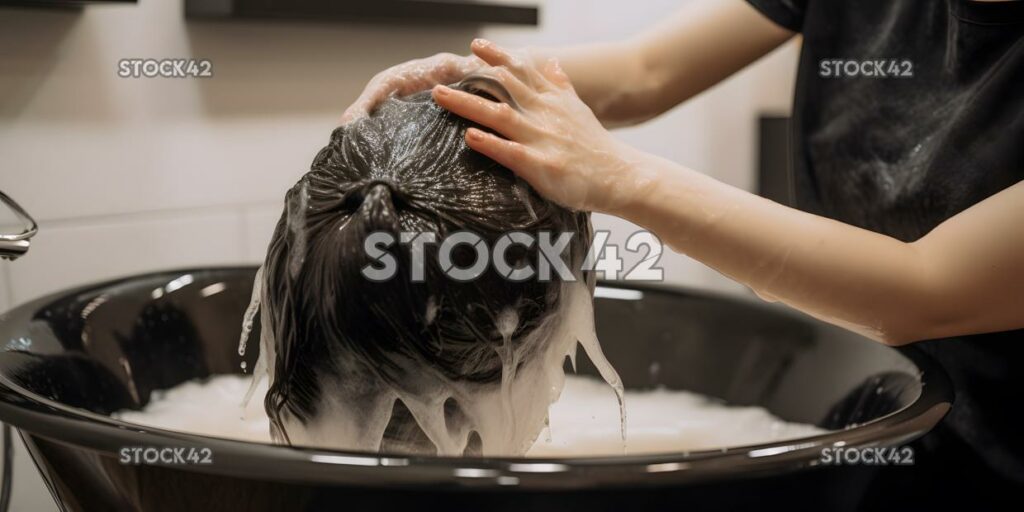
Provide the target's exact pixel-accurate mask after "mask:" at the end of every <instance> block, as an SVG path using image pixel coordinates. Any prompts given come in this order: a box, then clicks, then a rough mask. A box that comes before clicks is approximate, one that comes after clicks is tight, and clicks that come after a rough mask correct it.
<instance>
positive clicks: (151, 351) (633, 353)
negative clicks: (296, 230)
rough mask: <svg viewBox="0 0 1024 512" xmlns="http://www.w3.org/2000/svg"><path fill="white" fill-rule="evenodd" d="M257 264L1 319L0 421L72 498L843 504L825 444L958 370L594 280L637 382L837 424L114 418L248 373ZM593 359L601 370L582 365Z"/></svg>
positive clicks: (601, 311)
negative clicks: (550, 434) (207, 381)
mask: <svg viewBox="0 0 1024 512" xmlns="http://www.w3.org/2000/svg"><path fill="white" fill-rule="evenodd" d="M254 272H255V269H254V268H229V269H198V270H185V271H174V272H163V273H157V274H149V275H143V276H138V277H131V278H126V279H120V280H116V281H112V282H107V283H103V284H99V285H94V286H87V287H83V288H78V289H75V290H70V291H67V292H62V293H57V294H54V295H50V296H48V297H44V298H41V299H38V300H35V301H33V302H30V303H28V304H24V305H22V306H20V307H17V308H15V309H13V310H12V311H10V312H8V313H7V314H5V315H3V316H2V317H0V342H2V343H4V344H5V348H6V349H5V351H4V352H2V353H0V420H2V421H4V422H7V423H9V424H11V425H13V426H14V427H16V428H17V429H18V430H19V431H20V433H21V435H22V437H23V439H24V440H25V441H26V444H27V445H28V447H29V450H30V452H31V454H32V456H33V458H34V459H35V461H36V463H37V465H38V466H39V468H40V470H41V471H42V473H43V475H44V477H45V480H46V482H47V484H48V485H49V487H50V489H51V491H52V492H53V494H54V496H55V497H56V499H57V500H58V501H59V502H60V503H61V504H62V505H63V507H64V508H65V509H66V510H85V511H100V510H147V511H150V510H156V511H162V510H168V511H178V510H182V511H186V510H187V511H191V510H328V509H329V510H336V509H344V510H365V509H370V508H372V509H375V510H377V509H397V508H404V509H417V508H416V507H424V506H426V507H429V508H430V509H436V508H445V509H452V510H456V509H467V510H496V509H501V510H516V511H524V510H536V509H552V510H554V509H559V510H567V509H573V510H623V509H626V507H629V508H633V507H634V506H637V505H639V504H643V506H644V507H645V508H647V509H652V510H656V509H660V508H666V507H667V508H672V509H675V508H679V507H682V506H688V507H689V506H698V507H707V506H714V507H715V508H723V509H735V508H739V507H741V506H744V505H755V506H759V507H763V506H765V505H766V504H768V503H771V502H772V500H785V501H786V502H788V503H787V505H786V507H787V508H789V509H793V508H799V507H796V506H795V504H796V503H797V502H795V501H793V500H792V497H793V496H800V497H801V499H800V502H801V503H813V504H814V508H818V507H828V508H836V507H840V508H842V507H848V506H849V505H851V503H854V502H855V501H856V500H855V499H852V497H856V496H857V493H858V492H859V489H860V488H861V487H863V485H864V483H865V482H866V481H867V480H868V478H867V477H865V475H864V474H863V472H865V471H869V470H871V468H865V467H832V466H830V467H824V466H823V465H822V464H821V463H820V461H821V453H822V449H823V448H825V447H832V446H837V445H838V446H843V445H845V446H899V445H902V444H903V443H906V442H908V441H910V440H912V439H914V438H916V437H918V436H920V435H922V434H923V433H925V432H927V431H928V430H929V429H931V428H932V427H933V426H934V425H935V424H936V423H937V422H938V421H939V420H940V419H941V418H942V416H943V415H944V414H945V413H946V411H947V410H948V409H949V407H950V403H951V392H950V387H949V383H948V381H947V378H946V376H945V374H944V373H943V372H942V371H941V370H940V369H938V368H937V367H936V366H935V364H934V363H933V362H932V361H930V360H929V359H927V358H926V357H923V355H921V354H919V353H918V352H916V351H913V350H908V351H897V350H893V349H890V348H887V347H884V346H881V345H879V344H876V343H873V342H870V341H868V340H866V339H864V338H861V337H859V336H856V335H853V334H850V333H848V332H846V331H843V330H840V329H837V328H835V327H832V326H829V325H826V324H824V323H820V322H816V321H813V320H809V319H807V318H805V317H801V316H796V315H794V314H792V313H789V312H788V311H786V310H785V309H782V308H777V307H773V306H768V305H764V304H761V303H755V302H752V301H746V300H739V299H734V298H724V297H720V296H715V295H710V294H706V293H697V292H692V291H681V290H673V289H659V288H651V287H631V286H626V287H622V286H614V287H602V288H599V290H598V299H597V300H596V314H597V326H598V333H599V334H600V338H601V342H602V345H603V347H604V350H605V353H606V354H607V356H608V358H609V359H610V360H611V361H612V363H613V364H614V365H615V367H616V369H618V371H619V373H620V374H621V375H622V378H623V380H624V381H625V384H626V387H627V388H630V389H646V388H653V387H656V386H664V387H667V388H671V389H686V390H691V391H695V392H698V393H704V394H707V395H711V396H715V397H719V398H721V399H723V400H725V401H727V402H729V403H732V404H741V405H750V404H755V405H760V406H764V407H766V408H768V409H769V410H770V411H772V412H773V413H775V414H776V415H778V416H780V417H782V418H783V419H786V420H789V421H797V422H805V423H813V424H817V425H819V426H821V427H825V428H828V429H835V431H834V432H831V433H828V434H825V435H820V436H816V437H810V438H803V439H798V440H792V441H785V442H777V443H771V444H764V445H758V446H745V447H735V448H729V449H724V450H716V451H701V452H690V453H665V454H661V455H645V456H623V457H604V458H574V459H544V460H541V459H516V458H490V459H472V458H440V457H405V456H400V455H378V454H369V453H343V452H337V451H325V450H312V449H295V448H289V447H283V446H274V445H268V444H256V443H245V442H240V441H232V440H226V439H218V438H209V437H202V436H195V435H189V434H185V433H179V432H170V431H165V430H160V429H154V428H148V427H140V426H137V425H133V424H128V423H124V422H121V421H117V420H113V419H111V418H110V417H109V414H110V413H111V412H113V411H117V410H121V409H127V408H131V409H138V408H141V407H143V406H144V405H145V404H146V403H147V402H148V400H149V399H150V396H151V394H152V393H153V391H155V390H160V389H166V388H169V387H172V386H174V385H176V384H179V383H181V382H184V381H187V380H190V379H195V378H203V377H208V376H211V375H216V374H224V373H239V372H240V371H241V370H240V365H239V356H238V354H237V343H238V331H239V325H240V323H241V317H242V313H243V311H244V309H245V308H246V305H247V302H248V299H249V293H250V289H251V286H252V279H253V274H254ZM255 356H256V354H255V353H253V351H250V353H249V354H247V356H246V358H247V364H248V365H249V367H250V368H251V367H252V365H253V363H254V358H255ZM581 359H584V356H582V352H581ZM580 371H581V372H583V373H595V371H594V369H593V367H592V366H591V365H590V364H589V361H585V360H584V361H582V362H581V364H580ZM595 374H596V373H595ZM135 447H153V448H163V447H171V448H184V449H186V450H185V451H179V452H178V453H179V454H182V455H184V457H183V459H184V460H181V459H165V462H168V463H164V462H156V463H151V464H147V463H145V461H143V463H141V464H136V463H135V462H136V461H134V460H130V461H128V463H125V460H124V459H126V458H128V459H130V458H131V457H130V456H129V457H125V456H124V453H125V452H124V450H125V449H131V448H135ZM187 449H194V450H195V451H192V452H190V451H188V450H187ZM163 453H171V452H163ZM183 462H184V463H183ZM820 500H831V502H829V501H820ZM651 507H654V508H651Z"/></svg>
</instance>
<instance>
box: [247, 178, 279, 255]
mask: <svg viewBox="0 0 1024 512" xmlns="http://www.w3.org/2000/svg"><path fill="white" fill-rule="evenodd" d="M283 196H284V194H282V198H283ZM283 208H284V206H283V200H282V201H278V202H274V203H266V204H260V205H254V206H250V207H248V208H246V209H245V212H244V215H245V220H244V223H245V236H246V239H245V250H244V252H243V258H244V260H245V262H246V263H254V264H261V263H263V258H264V257H265V256H266V254H267V244H269V243H270V237H271V236H272V235H273V234H274V228H275V227H276V226H277V221H278V219H279V218H280V217H281V211H282V209H283Z"/></svg>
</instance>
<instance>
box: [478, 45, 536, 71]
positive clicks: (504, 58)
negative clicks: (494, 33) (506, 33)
mask: <svg viewBox="0 0 1024 512" xmlns="http://www.w3.org/2000/svg"><path fill="white" fill-rule="evenodd" d="M469 48H470V50H472V51H473V54H474V55H476V56H477V57H479V58H480V60H482V61H484V62H486V63H488V64H490V65H491V66H505V67H507V68H509V69H511V70H513V71H522V69H523V65H524V63H523V61H522V59H520V58H519V57H518V56H516V55H514V54H513V53H511V52H509V51H508V50H505V49H504V48H502V47H500V46H498V45H496V44H494V43H492V42H490V41H488V40H486V39H479V38H478V39H474V40H473V43H472V44H470V45H469Z"/></svg>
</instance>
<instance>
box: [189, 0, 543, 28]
mask: <svg viewBox="0 0 1024 512" xmlns="http://www.w3.org/2000/svg"><path fill="white" fill-rule="evenodd" d="M538 14H539V9H538V8H537V7H534V6H523V5H503V4H497V3H484V2H473V1H467V0H462V1H460V0H343V1H338V0H186V1H185V15H186V17H188V18H190V19H263V20H268V19H269V20H274V19H278V20H319V21H376V22H381V21H402V22H424V23H498V24H512V25H536V24H537V20H538Z"/></svg>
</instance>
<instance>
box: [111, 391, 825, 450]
mask: <svg viewBox="0 0 1024 512" xmlns="http://www.w3.org/2000/svg"><path fill="white" fill-rule="evenodd" d="M251 381H252V379H251V378H250V377H248V376H239V375H221V376H217V377H213V378H211V379H209V380H207V381H206V382H198V381H192V382H186V383H184V384H181V385H179V386H177V387H175V388H172V389H170V390H167V391H163V392H156V393H154V394H153V396H152V399H151V400H150V402H149V404H148V405H147V406H146V408H145V409H144V410H142V411H122V412H119V413H115V414H114V416H115V417H116V418H119V419H121V420H123V421H127V422H131V423H136V424H140V425H147V426H151V427H157V428H163V429H167V430H174V431H180V432H188V433H195V434H201V435H206V436H212V437H222V438H230V439H239V440H243V441H252V442H263V443H269V442H272V441H271V437H270V433H269V430H270V421H269V420H268V419H267V415H266V412H265V411H264V410H263V406H262V401H261V400H254V401H252V402H250V404H249V405H248V406H246V407H244V408H242V407H239V406H238V396H239V395H240V394H242V393H244V392H245V391H246V390H247V389H248V388H249V387H250V384H251ZM266 391H267V386H266V382H265V381H264V383H263V384H261V385H259V386H258V389H257V391H256V394H257V396H263V395H264V394H265V393H266ZM613 396H615V395H614V393H613V392H612V390H610V389H609V388H608V386H607V385H606V384H605V383H603V382H600V381H597V380H595V379H590V378H586V377H579V376H569V377H567V378H566V379H565V382H564V389H563V390H562V396H561V398H559V400H558V401H557V402H555V403H554V404H553V405H552V406H551V408H550V415H549V418H550V419H549V421H550V427H549V428H545V432H544V434H543V435H541V436H540V437H539V438H538V439H537V440H536V441H535V442H533V443H532V445H531V446H529V447H528V448H529V449H528V451H527V452H526V456H528V457H586V456H613V455H620V454H621V453H622V447H623V443H622V440H621V433H620V431H619V428H618V427H617V425H616V423H617V422H616V421H615V420H616V419H617V418H619V417H620V416H621V415H620V412H619V407H618V404H617V403H616V400H614V399H613ZM625 397H626V403H627V404H628V412H629V417H630V422H629V430H628V432H627V438H628V440H629V448H630V453H631V454H645V453H671V452H680V451H693V450H709V449H718V448H724V447H729V446H743V445H752V444H758V443H766V442H772V441H780V440H785V439H794V438H799V437H806V436H812V435H817V434H821V433H823V432H825V431H823V430H821V429H819V428H817V427H814V426H812V425H803V424H798V423H786V422H784V421H782V420H780V419H778V418H776V417H774V416H772V414H771V413H769V412H768V411H767V410H765V409H763V408H760V407H732V406H728V405H725V404H723V403H721V402H720V401H717V400H714V399H710V398H708V397H705V396H703V395H698V394H694V393H689V392H686V391H669V390H664V389H660V390H654V391H642V392H639V391H629V392H626V393H625ZM312 445H313V446H316V445H315V444H312Z"/></svg>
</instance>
